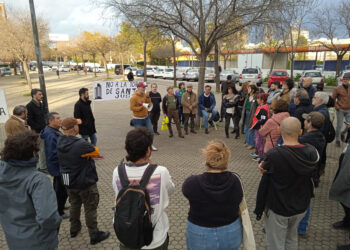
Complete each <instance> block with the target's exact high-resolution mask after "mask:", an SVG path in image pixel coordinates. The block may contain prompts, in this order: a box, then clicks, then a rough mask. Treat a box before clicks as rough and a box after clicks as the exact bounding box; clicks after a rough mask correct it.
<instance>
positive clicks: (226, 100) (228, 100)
mask: <svg viewBox="0 0 350 250" xmlns="http://www.w3.org/2000/svg"><path fill="white" fill-rule="evenodd" d="M227 90H228V92H227V95H224V97H223V99H222V102H223V106H224V108H225V109H224V111H225V135H226V138H230V136H229V133H228V129H229V126H230V122H231V119H232V122H233V123H234V115H235V113H236V108H237V106H238V101H239V99H240V95H239V94H238V91H237V90H236V88H232V87H228V89H227ZM235 129H236V127H235ZM236 131H237V130H236Z"/></svg>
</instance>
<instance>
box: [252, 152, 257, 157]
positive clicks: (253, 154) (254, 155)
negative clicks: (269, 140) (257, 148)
mask: <svg viewBox="0 0 350 250" xmlns="http://www.w3.org/2000/svg"><path fill="white" fill-rule="evenodd" d="M250 156H252V157H257V156H258V155H257V154H256V153H255V152H252V153H250Z"/></svg>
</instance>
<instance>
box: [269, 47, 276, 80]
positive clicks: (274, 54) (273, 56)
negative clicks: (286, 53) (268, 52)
mask: <svg viewBox="0 0 350 250" xmlns="http://www.w3.org/2000/svg"><path fill="white" fill-rule="evenodd" d="M276 57H277V52H275V53H273V54H272V62H271V67H270V72H269V75H270V74H271V72H272V70H273V66H275V61H276Z"/></svg>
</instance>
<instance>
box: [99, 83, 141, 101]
mask: <svg viewBox="0 0 350 250" xmlns="http://www.w3.org/2000/svg"><path fill="white" fill-rule="evenodd" d="M138 83H139V82H95V83H94V101H108V100H119V99H130V98H131V97H132V96H133V94H134V92H135V90H136V89H137V84H138Z"/></svg>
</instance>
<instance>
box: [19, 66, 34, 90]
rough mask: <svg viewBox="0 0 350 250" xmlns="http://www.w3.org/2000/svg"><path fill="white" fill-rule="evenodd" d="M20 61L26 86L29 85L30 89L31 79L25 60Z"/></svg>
mask: <svg viewBox="0 0 350 250" xmlns="http://www.w3.org/2000/svg"><path fill="white" fill-rule="evenodd" d="M21 63H22V65H23V71H24V73H25V75H26V80H27V84H28V87H29V89H30V90H32V80H31V78H30V74H29V68H28V64H27V61H21Z"/></svg>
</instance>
